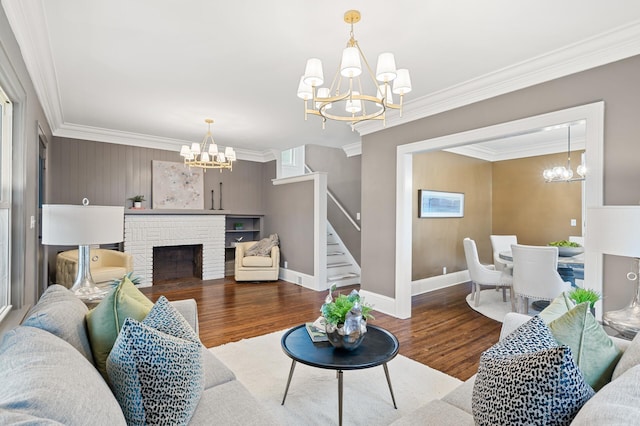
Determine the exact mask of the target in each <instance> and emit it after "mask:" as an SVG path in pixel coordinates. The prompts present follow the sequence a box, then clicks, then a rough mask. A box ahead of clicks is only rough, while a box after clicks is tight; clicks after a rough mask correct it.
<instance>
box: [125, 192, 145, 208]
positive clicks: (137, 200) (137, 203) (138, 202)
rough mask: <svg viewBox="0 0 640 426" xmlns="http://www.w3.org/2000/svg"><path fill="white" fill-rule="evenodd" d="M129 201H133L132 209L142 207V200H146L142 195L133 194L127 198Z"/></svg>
mask: <svg viewBox="0 0 640 426" xmlns="http://www.w3.org/2000/svg"><path fill="white" fill-rule="evenodd" d="M129 199H130V200H131V201H133V208H134V209H140V208H142V202H143V201H146V200H145V199H144V195H134V196H133V197H131V198H129Z"/></svg>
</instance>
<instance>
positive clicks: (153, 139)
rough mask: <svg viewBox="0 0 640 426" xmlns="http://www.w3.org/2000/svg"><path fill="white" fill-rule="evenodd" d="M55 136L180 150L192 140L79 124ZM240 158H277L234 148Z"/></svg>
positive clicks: (60, 128) (261, 160)
mask: <svg viewBox="0 0 640 426" xmlns="http://www.w3.org/2000/svg"><path fill="white" fill-rule="evenodd" d="M52 133H53V136H56V137H61V138H71V139H84V140H90V141H95V142H105V143H113V144H118V145H129V146H137V147H141V148H152V149H163V150H166V151H175V152H180V148H181V147H182V145H191V141H184V140H180V139H171V138H164V137H160V136H149V135H143V134H138V133H131V132H122V131H119V130H112V129H103V128H99V127H90V126H82V125H78V124H63V125H61V126H60V127H59V128H58V129H56V130H54V131H53V132H52ZM234 151H235V152H236V158H237V159H238V160H245V161H254V162H258V163H266V162H267V161H272V160H274V159H275V157H274V155H273V153H272V152H270V151H268V150H266V151H262V152H259V151H252V150H250V149H243V148H234Z"/></svg>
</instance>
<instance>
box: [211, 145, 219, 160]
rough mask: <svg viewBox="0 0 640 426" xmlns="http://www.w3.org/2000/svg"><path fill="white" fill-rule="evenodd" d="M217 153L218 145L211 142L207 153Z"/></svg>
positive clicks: (212, 154)
mask: <svg viewBox="0 0 640 426" xmlns="http://www.w3.org/2000/svg"><path fill="white" fill-rule="evenodd" d="M217 153H218V145H217V144H215V143H212V144H211V145H209V155H211V156H212V157H213V156H214V155H216V154H217Z"/></svg>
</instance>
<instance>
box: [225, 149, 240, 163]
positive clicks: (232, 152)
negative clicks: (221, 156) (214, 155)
mask: <svg viewBox="0 0 640 426" xmlns="http://www.w3.org/2000/svg"><path fill="white" fill-rule="evenodd" d="M227 149H228V150H229V153H228V154H227V153H226V150H225V154H226V156H227V160H229V161H236V159H237V158H236V151H235V150H234V149H233V148H227Z"/></svg>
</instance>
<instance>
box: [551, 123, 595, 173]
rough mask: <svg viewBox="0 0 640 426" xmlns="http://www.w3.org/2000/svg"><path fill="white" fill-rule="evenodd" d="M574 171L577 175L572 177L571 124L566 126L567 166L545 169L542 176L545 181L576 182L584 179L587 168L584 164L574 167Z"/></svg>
mask: <svg viewBox="0 0 640 426" xmlns="http://www.w3.org/2000/svg"><path fill="white" fill-rule="evenodd" d="M576 173H577V174H578V176H579V177H575V178H574V177H573V169H572V168H571V125H569V126H567V166H566V167H565V166H556V167H552V168H550V169H545V171H544V172H542V177H544V180H545V181H547V182H577V181H582V180H584V179H585V177H586V175H587V168H586V167H585V165H584V164H582V163H580V165H579V166H578V167H577V168H576Z"/></svg>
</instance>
